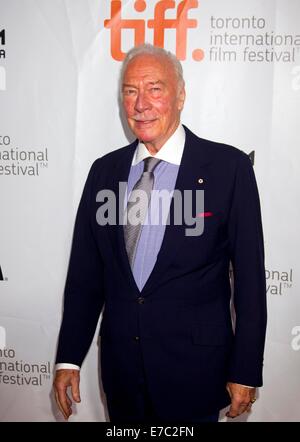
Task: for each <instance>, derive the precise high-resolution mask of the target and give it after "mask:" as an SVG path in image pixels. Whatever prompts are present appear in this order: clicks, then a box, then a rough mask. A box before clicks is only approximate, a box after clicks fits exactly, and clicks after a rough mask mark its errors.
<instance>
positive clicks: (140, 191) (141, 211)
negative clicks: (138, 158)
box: [124, 157, 161, 268]
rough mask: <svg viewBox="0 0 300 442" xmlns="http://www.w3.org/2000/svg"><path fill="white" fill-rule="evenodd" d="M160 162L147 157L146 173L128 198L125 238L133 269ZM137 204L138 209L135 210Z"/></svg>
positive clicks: (145, 160)
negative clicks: (156, 168) (155, 173)
mask: <svg viewBox="0 0 300 442" xmlns="http://www.w3.org/2000/svg"><path fill="white" fill-rule="evenodd" d="M160 161H161V160H159V159H157V158H154V157H147V158H145V159H144V172H143V173H142V176H141V178H140V179H139V180H138V181H137V183H136V184H135V186H134V187H133V189H132V192H131V194H130V196H129V198H128V202H127V208H126V218H125V220H126V222H125V224H124V238H125V245H126V250H127V255H128V260H129V263H130V266H131V268H133V264H134V259H135V254H136V249H137V244H138V242H139V238H140V235H141V231H142V225H143V222H144V220H145V217H146V214H147V210H148V206H149V203H150V198H151V191H152V189H153V183H154V174H153V170H154V169H155V167H156V166H157V165H158V163H159V162H160ZM136 204H137V208H135V209H134V206H135V205H136ZM136 209H137V210H136Z"/></svg>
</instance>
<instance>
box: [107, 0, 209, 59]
mask: <svg viewBox="0 0 300 442" xmlns="http://www.w3.org/2000/svg"><path fill="white" fill-rule="evenodd" d="M198 4H199V2H198V0H183V1H181V2H180V3H179V4H178V6H177V9H176V17H175V18H166V12H167V10H169V9H175V8H176V2H175V1H174V0H161V1H158V2H157V3H156V5H155V8H154V18H153V19H150V20H148V21H146V20H143V19H123V18H122V0H112V1H111V18H110V19H107V20H104V26H105V27H106V28H108V29H110V32H111V55H112V57H113V58H114V59H115V60H117V61H123V60H124V58H125V55H126V54H125V53H124V52H123V51H122V30H123V29H132V30H133V31H134V45H135V46H138V45H141V44H143V43H145V34H146V25H147V27H148V28H149V29H153V44H154V46H158V47H161V48H164V45H165V30H166V29H173V30H174V31H175V32H176V57H177V58H178V60H185V59H186V51H187V34H188V29H193V28H196V27H197V24H198V22H197V20H196V19H191V18H189V17H188V12H189V10H190V9H196V8H198ZM146 8H147V4H146V1H144V0H136V1H135V2H134V9H135V10H136V11H137V12H139V13H141V12H144V11H145V9H146ZM192 57H193V59H194V60H195V61H201V60H202V59H203V58H204V51H203V50H202V49H194V50H193V53H192Z"/></svg>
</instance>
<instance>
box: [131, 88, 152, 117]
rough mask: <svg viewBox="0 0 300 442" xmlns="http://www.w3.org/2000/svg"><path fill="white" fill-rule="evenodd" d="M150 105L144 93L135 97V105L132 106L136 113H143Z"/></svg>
mask: <svg viewBox="0 0 300 442" xmlns="http://www.w3.org/2000/svg"><path fill="white" fill-rule="evenodd" d="M150 106H151V105H150V103H149V101H148V100H147V97H146V96H145V94H144V92H139V93H138V95H137V97H136V101H135V105H134V109H135V110H136V111H137V112H144V111H145V110H148V109H149V108H150Z"/></svg>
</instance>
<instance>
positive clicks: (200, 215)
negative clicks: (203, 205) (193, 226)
mask: <svg viewBox="0 0 300 442" xmlns="http://www.w3.org/2000/svg"><path fill="white" fill-rule="evenodd" d="M197 216H198V217H199V218H207V217H209V216H213V213H212V212H200V213H198V215H197Z"/></svg>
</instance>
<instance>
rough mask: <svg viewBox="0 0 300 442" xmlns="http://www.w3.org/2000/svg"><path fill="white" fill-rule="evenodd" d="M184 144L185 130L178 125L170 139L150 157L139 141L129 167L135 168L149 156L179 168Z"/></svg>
mask: <svg viewBox="0 0 300 442" xmlns="http://www.w3.org/2000/svg"><path fill="white" fill-rule="evenodd" d="M184 143H185V130H184V128H183V126H182V124H179V126H178V127H177V129H176V130H175V132H174V133H173V135H171V136H170V138H169V139H168V140H167V141H166V143H165V144H164V145H163V146H162V147H161V148H160V149H159V151H158V152H157V154H156V155H151V154H150V152H149V150H148V149H147V147H146V146H145V144H144V143H142V142H141V141H140V142H139V144H138V145H137V148H136V150H135V153H134V155H133V159H132V163H131V165H132V166H135V165H136V164H138V163H139V162H141V161H143V160H144V159H145V158H147V157H149V156H155V158H158V159H160V160H163V161H167V162H168V163H172V164H176V165H177V166H179V165H180V163H181V157H182V154H183V149H184Z"/></svg>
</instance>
